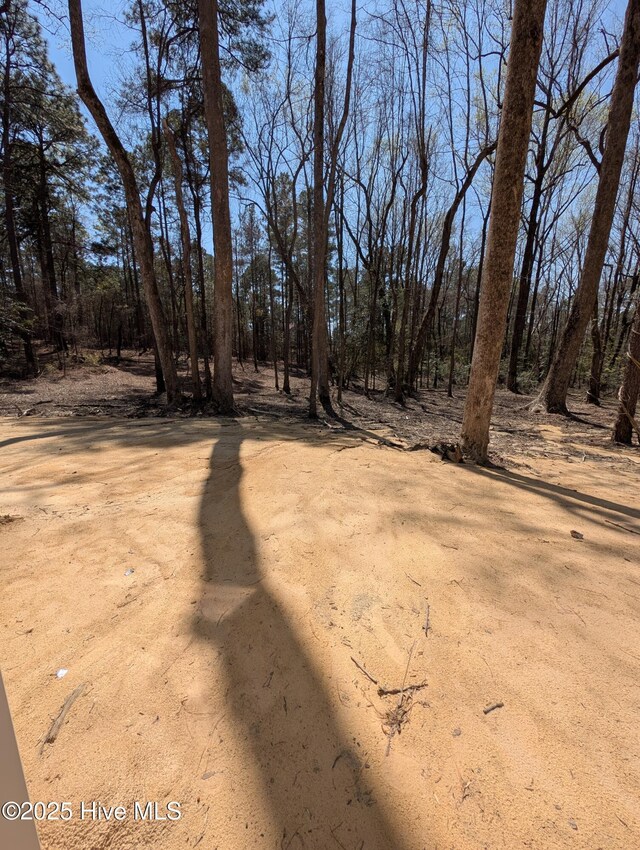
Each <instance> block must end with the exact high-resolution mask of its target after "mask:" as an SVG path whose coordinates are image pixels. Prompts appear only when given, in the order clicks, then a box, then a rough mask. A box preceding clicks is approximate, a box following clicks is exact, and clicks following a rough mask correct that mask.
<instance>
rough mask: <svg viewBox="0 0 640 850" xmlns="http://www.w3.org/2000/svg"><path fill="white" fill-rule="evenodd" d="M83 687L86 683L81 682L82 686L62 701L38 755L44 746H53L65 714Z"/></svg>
mask: <svg viewBox="0 0 640 850" xmlns="http://www.w3.org/2000/svg"><path fill="white" fill-rule="evenodd" d="M85 687H86V682H82V684H80V685H78V687H77V688H76V689H75V691H73V692H72V693H70V694H69V696H68V697H67V698H66V700H65V701H64V703H63V705H62V708H61V709H60V711H59V712H58V716H57V717H56V719H55V720H54V721H53V723H52V724H51V726H50V727H49V731H48V732H47V734H46V737H45V739H44V741H43V742H42V745H41V747H40V755H42V753H43V751H44V745H45V744H53V742H54V741H55V739H56V738H57V737H58V735H59V733H60V729H62V724H63V723H64V720H65V717H66V716H67V712H68V711H69V709H70V708H71V706H72V705H73V704H74V702H75V701H76V700H77V699H78V697H79V696H80V694H81V693H82V692H83V691H84V689H85Z"/></svg>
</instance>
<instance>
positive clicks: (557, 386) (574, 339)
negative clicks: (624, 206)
mask: <svg viewBox="0 0 640 850" xmlns="http://www.w3.org/2000/svg"><path fill="white" fill-rule="evenodd" d="M639 63H640V0H629V4H628V6H627V13H626V16H625V21H624V30H623V33H622V41H621V44H620V58H619V59H618V70H617V73H616V79H615V83H614V86H613V93H612V95H611V107H610V109H609V120H608V124H607V136H606V144H605V149H604V153H603V156H602V164H601V166H600V174H599V178H598V190H597V192H596V200H595V206H594V210H593V218H592V219H591V230H590V231H589V241H588V243H587V250H586V254H585V259H584V265H583V268H582V274H581V276H580V283H579V284H578V288H577V290H576V294H575V298H574V301H573V304H572V307H571V311H570V313H569V318H568V320H567V324H566V326H565V329H564V332H563V334H562V338H561V340H560V344H559V345H558V347H557V349H556V351H555V355H554V358H553V361H552V363H551V369H550V370H549V374H548V375H547V378H546V380H545V382H544V384H543V385H542V389H541V390H540V394H539V396H538V398H537V399H536V401H535V403H534V404H533V405H532V408H533V409H543V410H546V411H547V412H548V413H565V414H566V413H567V393H568V391H569V384H570V382H571V375H572V373H573V370H574V368H575V365H576V363H577V360H578V355H579V353H580V346H581V345H582V341H583V339H584V335H585V331H586V329H587V325H588V324H589V320H590V319H591V317H592V316H593V312H594V310H595V307H596V303H597V299H598V287H599V284H600V276H601V274H602V267H603V265H604V259H605V255H606V253H607V246H608V242H609V235H610V233H611V225H612V222H613V216H614V213H615V206H616V197H617V194H618V186H619V184H620V174H621V172H622V165H623V162H624V153H625V148H626V144H627V136H628V135H629V125H630V123H631V112H632V109H633V98H634V92H635V86H636V81H637V78H638V64H639Z"/></svg>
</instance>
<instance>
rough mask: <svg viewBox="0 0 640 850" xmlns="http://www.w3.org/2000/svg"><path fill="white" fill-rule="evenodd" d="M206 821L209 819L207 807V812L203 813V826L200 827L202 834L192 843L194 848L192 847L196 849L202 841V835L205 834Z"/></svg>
mask: <svg viewBox="0 0 640 850" xmlns="http://www.w3.org/2000/svg"><path fill="white" fill-rule="evenodd" d="M208 819H209V806H207V811H206V812H205V813H204V823H203V825H202V832H201V833H200V835H199V836H198V837H197V838H196V840H195V841H194V842H193V846H194V847H197V845H198V844H200V842H201V841H202V839H203V838H204V834H205V832H206V831H207V820H208Z"/></svg>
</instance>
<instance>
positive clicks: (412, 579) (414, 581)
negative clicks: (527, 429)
mask: <svg viewBox="0 0 640 850" xmlns="http://www.w3.org/2000/svg"><path fill="white" fill-rule="evenodd" d="M405 575H406V577H407V578H408V579H409V581H412V582H413V583H414V584H417V585H418V587H422V585H421V584H420V582H419V581H416V580H415V579H414V578H413V577H412V576H410V575H409V573H405Z"/></svg>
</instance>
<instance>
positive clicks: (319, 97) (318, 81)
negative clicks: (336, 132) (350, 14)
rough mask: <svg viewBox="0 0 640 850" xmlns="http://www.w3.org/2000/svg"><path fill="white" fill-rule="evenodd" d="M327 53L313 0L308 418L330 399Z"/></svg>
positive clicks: (320, 3) (320, 1) (320, 10)
mask: <svg viewBox="0 0 640 850" xmlns="http://www.w3.org/2000/svg"><path fill="white" fill-rule="evenodd" d="M326 51H327V16H326V13H325V3H324V0H316V69H315V83H314V95H313V102H314V109H313V256H312V269H313V271H312V285H313V297H312V303H313V320H312V321H313V324H312V330H311V394H310V396H309V416H310V417H312V418H315V417H316V416H317V415H318V410H317V398H316V397H317V396H319V397H320V401H323V400H325V401H326V400H327V399H328V398H329V375H328V368H327V323H326V317H325V298H324V275H325V260H326V256H325V252H326V242H327V238H326V231H325V226H324V218H325V217H324V90H325V75H326Z"/></svg>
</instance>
